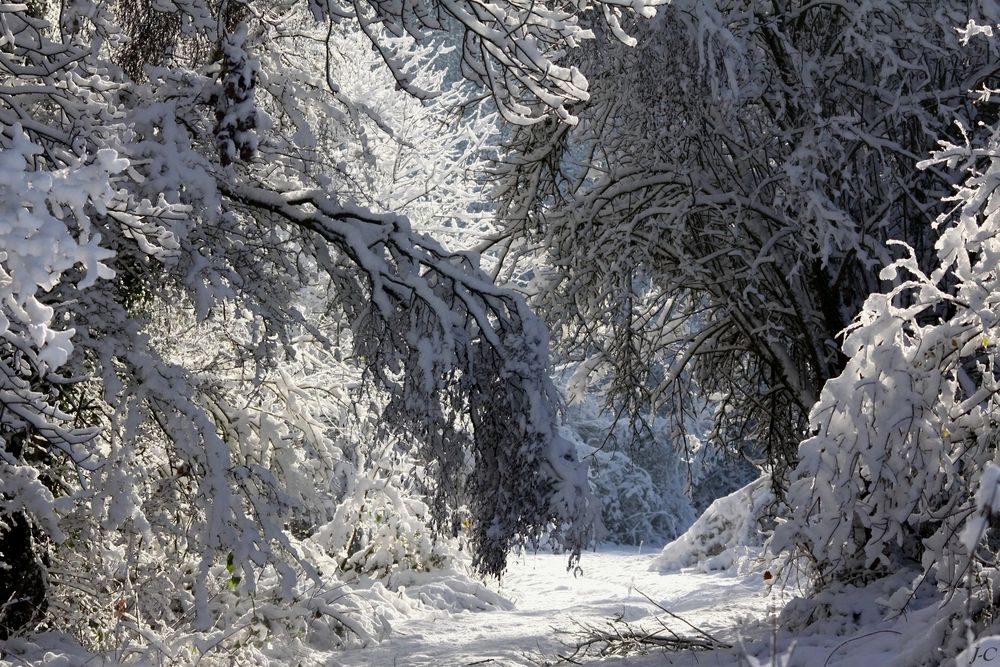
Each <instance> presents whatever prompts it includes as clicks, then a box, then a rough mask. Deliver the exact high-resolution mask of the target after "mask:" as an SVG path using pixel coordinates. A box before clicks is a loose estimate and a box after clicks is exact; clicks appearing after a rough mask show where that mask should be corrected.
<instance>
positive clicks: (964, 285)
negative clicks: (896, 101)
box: [771, 22, 1000, 660]
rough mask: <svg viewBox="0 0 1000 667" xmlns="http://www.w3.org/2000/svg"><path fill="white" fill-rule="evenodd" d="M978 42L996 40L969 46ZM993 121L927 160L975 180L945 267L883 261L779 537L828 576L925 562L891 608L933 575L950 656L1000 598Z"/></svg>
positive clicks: (951, 205) (949, 223) (949, 233)
mask: <svg viewBox="0 0 1000 667" xmlns="http://www.w3.org/2000/svg"><path fill="white" fill-rule="evenodd" d="M963 25H964V24H963ZM981 32H986V33H988V34H992V29H991V28H990V27H989V26H985V27H980V26H977V25H976V24H975V23H972V22H970V23H969V24H968V27H967V28H966V29H965V30H963V31H962V32H961V34H962V36H963V39H969V38H970V37H973V36H975V35H976V34H978V33H981ZM977 41H979V42H980V43H984V42H988V41H990V40H986V39H985V38H982V37H979V38H978V39H974V40H972V41H970V48H971V46H972V45H973V44H975V43H976V42H977ZM986 83H987V84H988V82H986ZM976 94H977V97H978V102H977V103H978V104H980V105H982V106H984V107H986V108H991V107H992V105H993V104H995V102H996V94H997V92H996V91H995V90H993V89H991V88H990V87H989V86H988V85H986V86H985V87H981V89H980V90H979V91H978V92H977V93H976ZM987 129H988V131H989V135H988V137H987V138H985V139H976V138H975V137H974V135H973V133H972V132H971V131H969V129H968V128H966V127H965V126H962V125H959V126H958V127H957V130H956V132H955V134H956V135H957V139H954V140H943V141H942V142H941V146H940V147H939V149H938V150H937V151H935V152H934V153H933V155H932V156H931V157H930V158H929V159H927V160H925V161H923V162H922V163H921V164H920V166H921V168H923V169H926V170H935V169H940V170H945V171H948V172H956V173H959V174H961V175H962V177H963V180H962V182H961V184H960V185H959V186H958V187H957V188H956V191H955V192H953V194H952V195H951V196H949V197H947V198H946V204H947V206H948V209H947V210H946V211H945V212H943V213H942V214H941V216H940V217H939V218H938V219H937V220H936V221H935V223H934V225H935V227H936V229H937V230H938V232H939V238H938V241H937V243H936V246H935V251H936V252H935V254H936V257H935V262H934V264H933V266H932V267H931V269H930V270H928V269H925V267H924V266H923V265H922V264H921V262H919V261H918V257H917V252H916V251H915V249H914V248H912V247H910V246H909V245H907V244H900V248H901V251H902V254H903V256H902V257H901V258H900V259H897V260H896V261H894V262H892V263H891V264H890V265H889V266H888V267H886V268H885V269H884V270H883V271H882V277H883V278H884V279H885V280H887V281H891V282H892V285H893V286H892V288H891V289H890V290H888V291H886V292H885V293H879V294H874V295H872V296H870V297H869V298H868V299H867V301H866V302H865V305H864V308H863V310H862V312H861V314H860V315H859V317H858V319H857V320H856V321H855V322H854V323H853V324H852V325H851V327H850V330H849V334H848V335H847V338H846V340H845V343H844V348H843V351H844V354H845V355H846V357H847V364H846V367H845V369H844V371H843V373H842V374H840V375H839V376H838V377H836V378H835V379H833V380H831V381H830V382H828V383H827V385H826V386H825V387H824V389H823V392H822V394H821V396H820V400H819V402H818V403H817V404H816V406H815V407H814V408H813V411H812V415H811V427H812V429H813V433H814V435H812V437H810V438H809V439H807V440H805V442H803V443H802V446H801V448H800V450H799V455H800V462H799V464H798V467H797V468H796V470H795V471H794V473H793V475H792V482H791V486H790V488H789V493H788V502H789V505H790V508H791V513H790V516H789V517H788V520H787V522H785V523H783V525H781V526H780V527H779V528H778V529H777V530H776V532H775V536H774V538H773V540H772V543H771V544H772V548H774V549H775V550H776V551H784V552H785V553H787V554H790V555H792V556H793V557H803V558H804V559H805V560H804V561H803V560H798V559H796V560H795V561H793V562H795V563H799V564H801V563H803V562H805V563H807V564H808V567H807V568H806V569H807V570H808V571H809V572H810V573H811V574H812V575H813V576H814V577H816V581H817V583H818V584H819V585H821V586H824V585H829V584H831V583H833V582H842V581H848V580H850V581H858V580H865V579H869V580H870V579H872V578H875V577H878V576H882V575H884V574H886V573H889V572H894V571H898V570H899V569H900V568H905V567H912V568H914V569H915V570H916V571H917V573H918V574H917V575H915V581H914V582H913V585H912V587H911V588H909V589H904V590H901V591H899V592H898V593H897V595H895V596H893V599H892V601H891V604H892V605H895V606H896V608H897V610H899V609H904V608H905V605H906V604H907V603H908V602H909V600H910V599H912V594H913V591H914V590H915V589H916V586H917V585H918V584H919V583H921V582H923V581H930V582H933V583H934V584H936V585H937V586H938V587H939V588H940V589H942V590H943V591H945V592H947V593H948V594H949V595H948V598H946V599H947V600H948V601H949V602H947V603H946V604H944V605H943V606H942V608H941V610H940V616H941V617H942V619H943V620H942V622H941V623H940V624H939V625H940V626H941V628H945V629H947V633H945V631H944V630H942V633H943V634H942V635H941V636H936V637H935V638H933V639H932V641H937V642H938V644H940V645H945V644H946V643H947V647H946V649H945V650H946V651H949V652H950V653H952V654H954V653H955V652H957V650H958V648H959V647H960V646H961V645H962V644H963V643H964V642H965V640H966V639H967V635H966V633H967V631H968V630H969V629H973V630H976V631H982V630H983V629H984V628H985V626H986V625H987V624H988V623H990V622H992V621H991V618H992V615H993V611H994V610H995V608H996V605H997V603H998V598H997V587H996V583H995V582H996V578H997V575H998V569H997V556H998V554H1000V543H998V542H997V540H996V536H995V535H993V534H992V529H993V528H994V527H995V524H996V518H997V516H998V504H997V500H996V499H997V492H998V479H1000V477H998V470H1000V469H998V467H997V464H998V462H1000V458H998V440H997V434H998V431H997V427H998V424H1000V404H998V400H997V399H998V391H1000V384H998V380H1000V375H998V372H997V370H998V369H997V350H998V348H997V341H998V336H1000V328H998V323H1000V320H998V316H997V312H998V311H1000V300H998V299H1000V283H998V276H1000V271H998V265H997V258H998V257H1000V253H998V250H1000V248H998V246H997V236H998V231H1000V217H998V213H997V210H998V207H997V203H998V188H1000V125H998V124H997V122H996V119H995V118H994V119H993V120H992V122H991V123H990V124H989V126H988V127H987ZM962 589H964V590H962ZM956 592H958V593H957V594H956ZM970 616H971V618H970ZM970 622H971V623H973V625H972V626H969V625H967V624H968V623H970ZM994 631H995V628H994ZM946 637H950V639H951V641H948V642H945V638H946ZM929 659H930V658H928V660H929Z"/></svg>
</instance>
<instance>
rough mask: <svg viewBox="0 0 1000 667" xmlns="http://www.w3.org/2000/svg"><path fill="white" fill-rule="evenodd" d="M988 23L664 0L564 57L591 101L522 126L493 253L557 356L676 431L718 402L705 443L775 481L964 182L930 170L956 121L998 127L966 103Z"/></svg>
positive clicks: (904, 11) (897, 11)
mask: <svg viewBox="0 0 1000 667" xmlns="http://www.w3.org/2000/svg"><path fill="white" fill-rule="evenodd" d="M997 11H998V10H997V7H996V5H995V3H992V2H983V3H978V2H977V3H968V2H964V1H963V2H959V1H956V2H950V1H946V2H934V3H926V2H916V1H910V0H877V1H875V2H868V1H864V2H861V1H858V2H855V1H853V0H850V1H847V2H836V3H816V2H798V1H780V2H744V1H742V0H715V1H712V2H701V1H690V2H688V1H686V0H678V1H676V2H672V3H671V4H670V5H668V6H667V7H666V8H664V9H663V10H662V11H661V12H660V15H659V16H658V17H657V18H656V19H655V20H654V21H651V22H649V23H645V24H641V25H639V26H637V27H636V29H635V30H634V31H633V34H634V35H635V36H636V41H637V44H636V46H635V47H634V48H624V47H622V46H620V45H607V44H599V43H597V42H595V43H592V47H585V48H584V49H582V50H580V51H578V52H576V53H575V54H574V57H575V58H577V62H578V65H579V67H580V69H581V71H583V72H584V73H585V74H586V75H587V77H588V79H589V80H590V81H591V82H592V85H593V90H594V93H593V95H592V97H591V99H590V101H589V102H587V103H586V104H580V105H577V106H575V107H574V113H575V114H576V115H578V116H579V118H580V121H579V123H578V124H577V125H575V126H568V125H565V124H563V125H560V124H556V123H550V124H542V125H535V126H531V127H526V128H522V129H519V130H518V131H517V132H515V133H514V134H513V136H512V137H511V139H510V140H509V142H508V153H507V155H506V157H505V158H504V160H503V161H502V162H501V163H499V164H498V165H497V167H496V170H495V171H496V178H497V187H496V191H495V197H496V199H497V202H498V207H499V218H500V220H501V221H502V222H503V223H504V225H505V229H504V231H503V232H502V233H500V234H498V235H497V236H496V238H495V239H494V242H495V243H496V244H497V245H498V247H500V248H501V252H502V253H503V254H505V256H506V257H507V259H508V264H509V266H511V267H512V268H511V269H510V271H511V275H525V271H526V270H527V271H530V272H531V273H530V275H529V276H528V277H530V278H533V279H534V280H535V291H536V294H537V299H538V302H539V303H542V304H544V305H543V306H541V307H540V310H541V312H544V313H545V314H546V317H547V318H549V321H550V322H551V323H553V324H554V326H555V328H554V332H555V336H556V338H557V340H558V341H559V342H560V344H561V348H562V349H564V350H567V351H568V353H569V354H572V355H573V358H576V359H580V360H583V359H588V360H590V361H589V362H588V363H590V365H591V368H593V369H594V371H595V372H597V373H599V372H602V366H603V367H605V368H606V367H610V368H611V372H612V374H613V375H612V377H613V378H615V380H614V381H613V382H611V385H610V386H611V389H612V391H613V393H614V394H615V400H617V401H618V402H619V403H621V404H625V405H626V406H628V407H629V409H630V410H632V411H643V410H647V411H648V406H649V405H650V404H652V405H654V406H656V405H663V406H669V407H670V409H671V410H672V411H674V412H675V413H676V414H678V415H679V416H680V417H681V419H679V422H681V423H683V421H684V419H686V415H688V414H690V413H691V412H692V404H691V402H690V398H691V397H700V400H709V399H711V400H713V401H714V403H715V405H717V406H718V409H717V410H716V411H715V415H716V424H715V430H714V436H715V440H716V441H718V442H721V443H723V444H729V445H736V446H737V447H741V448H745V451H748V452H750V453H751V454H752V455H753V456H760V460H761V461H762V462H765V463H769V464H770V465H771V467H772V468H773V469H774V471H775V475H774V480H775V483H776V484H777V485H778V486H779V487H780V486H781V483H782V479H783V472H784V471H786V470H787V466H788V465H789V464H793V463H794V460H795V458H796V449H797V445H798V443H799V441H800V440H801V438H802V436H803V435H804V434H805V430H806V416H807V414H808V411H809V409H810V407H811V406H812V405H813V403H814V401H815V400H816V399H817V397H818V396H819V393H820V390H821V388H822V387H823V385H824V383H825V382H826V380H827V379H829V378H831V377H835V376H837V375H838V374H839V373H840V371H841V370H842V368H843V365H844V363H845V361H846V358H845V357H844V356H843V355H842V354H841V352H840V350H839V345H838V344H837V342H836V339H835V337H836V336H837V334H838V333H839V332H840V331H841V330H842V329H843V328H844V327H845V326H846V325H847V324H848V323H849V322H850V321H851V319H852V318H853V317H854V316H855V315H856V314H857V312H858V311H859V310H860V308H861V305H862V303H863V302H864V300H865V298H866V297H867V295H868V294H870V293H872V292H875V291H878V290H879V289H880V288H881V286H882V284H881V283H880V280H879V278H878V269H879V267H881V266H884V265H885V264H886V263H887V262H888V261H890V259H891V257H892V254H891V251H890V249H889V246H888V244H889V243H890V242H891V241H892V240H893V239H903V240H906V242H908V243H909V244H910V245H911V247H912V248H913V249H914V253H915V256H916V258H917V261H918V264H919V265H920V266H924V267H925V268H926V267H927V266H928V262H929V260H930V258H931V256H932V254H933V247H934V241H935V238H936V232H935V231H934V229H933V227H932V225H931V222H932V221H933V220H934V219H935V218H936V216H937V215H938V214H939V213H940V212H941V211H942V210H943V207H944V205H943V204H942V203H941V201H940V200H941V198H942V197H943V196H947V195H948V194H949V193H950V192H951V190H950V184H951V183H952V181H953V180H954V176H953V175H952V174H951V173H950V172H948V171H947V170H942V169H940V168H938V167H937V166H932V167H930V168H926V169H920V168H918V167H917V163H918V162H919V161H920V160H922V159H924V158H925V157H926V156H927V155H928V153H929V152H930V151H931V150H932V149H934V148H935V146H936V145H937V144H936V142H937V141H938V140H939V139H940V138H948V137H951V138H952V139H955V138H956V136H957V135H956V132H955V129H954V128H955V126H954V121H955V120H956V119H961V120H963V122H964V123H965V125H966V127H968V128H970V131H971V132H974V133H975V132H978V131H979V130H977V129H976V128H977V122H979V121H980V120H986V121H987V122H992V120H993V119H994V118H995V110H994V108H993V106H992V105H991V104H982V105H979V106H976V105H974V103H973V102H974V101H973V99H972V98H971V97H970V96H969V95H968V94H967V92H966V91H967V90H968V89H969V88H972V87H975V86H976V85H978V84H980V83H982V82H983V81H988V80H989V78H990V77H992V76H993V75H994V74H993V73H994V72H995V71H996V68H997V64H998V60H997V56H996V51H995V49H994V48H993V47H992V46H990V45H989V44H985V43H978V44H969V45H968V46H966V45H963V44H961V43H960V42H961V40H960V36H959V35H958V34H957V32H956V31H955V26H956V25H965V23H966V21H968V20H969V19H970V18H978V19H980V20H996V18H997ZM970 13H971V17H970ZM539 253H540V254H541V256H542V257H543V258H544V259H543V260H542V261H540V262H538V261H537V260H535V259H533V258H534V257H537V256H539ZM529 258H531V259H530V262H529V261H528V260H529ZM518 260H522V261H520V262H519V261H518ZM535 264H541V265H542V267H543V268H538V267H537V266H536V265H535ZM544 267H551V268H550V269H546V268H544ZM654 361H655V363H653V362H654Z"/></svg>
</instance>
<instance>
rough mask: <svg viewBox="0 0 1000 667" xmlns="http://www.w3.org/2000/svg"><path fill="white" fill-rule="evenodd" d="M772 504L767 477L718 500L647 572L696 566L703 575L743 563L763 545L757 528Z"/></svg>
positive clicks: (669, 545)
mask: <svg viewBox="0 0 1000 667" xmlns="http://www.w3.org/2000/svg"><path fill="white" fill-rule="evenodd" d="M774 504H775V498H774V494H773V493H772V492H771V485H770V477H767V476H763V477H760V478H758V479H757V480H755V481H753V482H751V483H750V484H747V485H746V486H744V487H743V488H741V489H738V490H737V491H734V492H733V493H731V494H729V495H728V496H725V497H723V498H719V499H718V500H716V501H715V502H713V503H712V504H711V505H709V507H708V509H707V510H705V512H704V513H703V514H702V515H701V516H700V517H698V520H697V521H695V522H694V524H693V525H692V526H691V527H690V528H689V529H688V530H687V532H685V533H684V534H683V535H681V536H680V537H678V538H677V539H676V540H674V541H673V542H671V543H670V544H668V545H667V546H665V547H664V548H663V551H661V552H660V555H659V556H657V557H656V558H655V559H654V560H653V562H652V563H651V564H650V569H651V570H658V571H660V572H669V571H671V570H679V569H681V568H684V567H693V566H698V567H700V568H701V569H703V570H705V571H706V572H707V571H711V570H725V569H729V568H731V567H733V566H734V565H736V564H738V563H740V562H744V561H746V560H747V558H748V557H751V556H753V555H755V554H756V553H758V552H759V550H760V547H761V546H762V545H763V542H764V539H763V534H762V530H761V524H762V522H763V521H764V520H765V518H766V516H767V514H768V513H769V511H770V510H771V509H772V508H773V507H774Z"/></svg>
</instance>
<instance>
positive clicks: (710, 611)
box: [336, 546, 780, 667]
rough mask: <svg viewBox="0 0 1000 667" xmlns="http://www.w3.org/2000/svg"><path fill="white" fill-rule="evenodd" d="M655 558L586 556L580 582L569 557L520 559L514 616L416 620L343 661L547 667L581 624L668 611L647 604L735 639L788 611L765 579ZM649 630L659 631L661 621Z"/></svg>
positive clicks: (354, 664) (509, 579) (514, 578)
mask: <svg viewBox="0 0 1000 667" xmlns="http://www.w3.org/2000/svg"><path fill="white" fill-rule="evenodd" d="M655 554H656V552H655V551H652V552H651V553H644V554H639V553H638V550H637V549H636V548H634V547H632V548H623V547H609V546H604V547H603V548H602V549H600V550H599V551H598V552H597V553H586V554H584V557H583V561H582V563H581V565H582V568H583V572H582V573H579V574H578V575H577V576H573V574H571V573H568V572H567V571H566V563H567V559H566V556H565V555H552V554H541V553H540V554H527V555H524V556H520V557H517V558H515V559H513V562H512V563H511V565H510V568H509V571H508V573H507V575H506V576H505V577H504V580H503V583H502V585H501V586H500V589H499V590H500V593H501V594H502V595H504V596H505V597H507V598H508V599H510V600H512V601H513V602H514V604H515V608H514V609H512V610H509V611H489V612H463V613H458V614H455V613H449V612H445V611H440V612H431V613H429V614H427V615H426V616H421V617H415V618H411V619H406V620H405V621H400V622H397V623H396V624H394V627H393V633H392V635H391V637H390V638H389V639H387V640H386V641H385V642H383V643H382V644H379V645H377V646H373V647H369V648H365V649H356V650H350V651H346V652H342V653H338V654H337V656H336V659H337V664H339V665H342V667H361V666H365V667H395V666H398V667H419V666H425V665H433V666H435V667H460V666H465V665H483V666H485V667H495V666H503V667H507V666H513V665H539V664H545V662H544V661H546V660H550V661H554V660H556V659H557V655H559V654H562V655H566V654H568V653H570V652H571V651H572V649H570V648H568V647H567V644H572V643H574V642H575V640H576V639H577V638H578V631H579V630H580V624H581V623H582V624H586V625H600V626H606V624H607V622H608V621H609V620H611V619H614V618H617V617H621V618H623V619H624V620H625V621H629V622H632V621H637V620H639V619H642V618H643V617H646V616H649V615H650V614H655V613H659V610H658V609H656V607H655V606H654V605H653V604H652V603H651V602H650V600H648V599H647V598H646V596H649V598H651V599H652V600H655V601H656V602H657V603H659V604H660V605H661V606H663V607H664V608H666V609H669V610H670V611H671V612H673V613H676V614H678V615H680V616H682V617H683V618H684V619H685V620H687V621H689V622H690V623H692V624H693V625H696V626H697V627H698V628H700V629H702V630H705V631H707V632H709V633H713V634H714V633H719V634H720V635H721V636H725V637H727V638H728V639H729V640H730V641H731V640H732V639H733V638H734V635H733V633H734V631H738V628H739V627H740V626H741V625H744V624H745V623H746V622H747V621H750V620H751V619H754V620H755V619H760V618H763V617H765V616H766V615H767V614H768V613H769V612H770V611H774V610H775V609H777V608H778V607H779V606H780V600H779V599H778V593H777V592H772V593H768V591H767V587H766V586H765V585H764V582H763V580H762V579H761V576H760V574H754V575H750V576H745V577H743V576H737V575H734V574H732V573H730V572H713V573H705V572H700V571H697V570H692V569H688V570H683V571H680V572H672V573H668V574H660V573H657V572H650V571H649V569H648V568H649V564H650V562H651V561H652V559H653V557H654V556H655ZM661 615H662V614H661ZM651 620H652V619H651ZM640 625H644V626H645V627H647V628H654V627H659V626H658V625H657V624H656V622H655V621H654V622H652V623H646V624H643V623H640ZM669 627H670V629H671V630H674V631H675V632H677V633H678V634H683V635H686V636H689V635H691V634H693V630H692V629H691V628H689V627H687V626H685V625H684V624H683V623H681V622H679V621H678V622H674V623H671V624H670V626H669ZM702 656H703V657H706V656H704V654H702ZM658 657H659V662H658V664H663V655H662V654H659V655H658ZM692 657H693V656H692ZM731 659H732V656H731V655H730V656H729V660H731ZM640 661H641V662H645V661H644V660H641V659H640ZM630 662H631V661H630ZM702 663H704V660H702ZM723 664H726V663H723Z"/></svg>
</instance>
